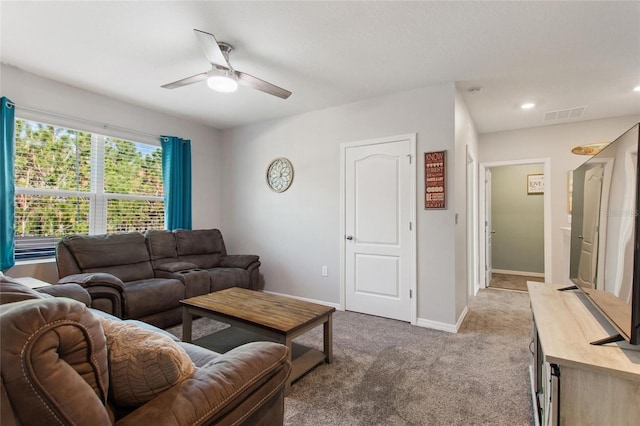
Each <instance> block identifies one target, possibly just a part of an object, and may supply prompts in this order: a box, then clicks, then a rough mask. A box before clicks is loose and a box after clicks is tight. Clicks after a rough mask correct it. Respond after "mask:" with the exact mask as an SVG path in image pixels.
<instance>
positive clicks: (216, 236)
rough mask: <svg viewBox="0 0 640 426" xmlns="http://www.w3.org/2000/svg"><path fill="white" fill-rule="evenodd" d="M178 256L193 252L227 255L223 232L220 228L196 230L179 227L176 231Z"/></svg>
mask: <svg viewBox="0 0 640 426" xmlns="http://www.w3.org/2000/svg"><path fill="white" fill-rule="evenodd" d="M174 235H175V237H176V246H177V248H178V256H188V255H192V254H215V253H220V254H222V255H225V254H226V253H225V252H224V251H225V250H224V242H223V241H222V234H221V233H220V230H218V229H198V230H195V231H192V230H184V229H179V230H177V231H174Z"/></svg>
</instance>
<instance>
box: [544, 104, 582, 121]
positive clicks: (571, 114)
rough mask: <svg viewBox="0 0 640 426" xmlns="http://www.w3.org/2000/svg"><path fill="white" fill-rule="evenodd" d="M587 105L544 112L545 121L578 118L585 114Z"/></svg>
mask: <svg viewBox="0 0 640 426" xmlns="http://www.w3.org/2000/svg"><path fill="white" fill-rule="evenodd" d="M586 109H587V107H586V106H580V107H574V108H569V109H561V110H558V111H549V112H545V113H544V121H559V120H576V119H578V118H581V117H582V116H583V115H584V112H585V110H586Z"/></svg>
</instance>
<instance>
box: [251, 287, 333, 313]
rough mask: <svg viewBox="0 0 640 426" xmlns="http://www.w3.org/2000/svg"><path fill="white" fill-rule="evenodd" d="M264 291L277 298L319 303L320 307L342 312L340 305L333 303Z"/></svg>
mask: <svg viewBox="0 0 640 426" xmlns="http://www.w3.org/2000/svg"><path fill="white" fill-rule="evenodd" d="M263 291H264V292H265V293H269V294H274V295H276V296H283V297H291V298H292V299H298V300H302V301H304V302H311V303H317V304H318V305H324V306H329V307H331V308H336V310H338V311H339V310H341V309H340V304H339V303H331V302H325V301H323V300H315V299H307V298H306V297H300V296H293V295H291V294H283V293H276V292H275V291H267V290H263Z"/></svg>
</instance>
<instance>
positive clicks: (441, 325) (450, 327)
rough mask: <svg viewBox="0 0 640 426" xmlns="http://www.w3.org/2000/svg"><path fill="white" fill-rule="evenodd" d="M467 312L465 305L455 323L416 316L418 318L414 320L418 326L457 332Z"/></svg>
mask: <svg viewBox="0 0 640 426" xmlns="http://www.w3.org/2000/svg"><path fill="white" fill-rule="evenodd" d="M467 313H469V308H468V307H466V306H465V308H464V310H463V311H462V314H461V315H460V318H458V321H457V322H456V323H455V324H448V323H445V322H438V321H431V320H428V319H424V318H418V320H417V321H416V325H417V326H418V327H424V328H432V329H434V330H440V331H446V332H449V333H457V332H458V330H460V326H461V325H462V322H463V321H464V319H465V317H466V316H467Z"/></svg>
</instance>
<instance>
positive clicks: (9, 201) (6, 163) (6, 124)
mask: <svg viewBox="0 0 640 426" xmlns="http://www.w3.org/2000/svg"><path fill="white" fill-rule="evenodd" d="M0 121H1V123H0V126H1V127H2V129H1V130H2V133H1V135H0V137H1V138H2V141H1V142H2V143H1V145H2V146H1V147H0V200H1V201H0V270H2V271H4V270H6V269H9V268H11V267H12V266H13V265H15V263H16V261H15V257H14V254H13V249H14V236H15V224H14V210H15V205H14V203H15V194H16V190H15V175H14V164H15V143H14V137H15V134H14V132H15V105H14V104H13V102H11V101H10V100H9V99H7V98H5V97H2V113H1V116H0Z"/></svg>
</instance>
